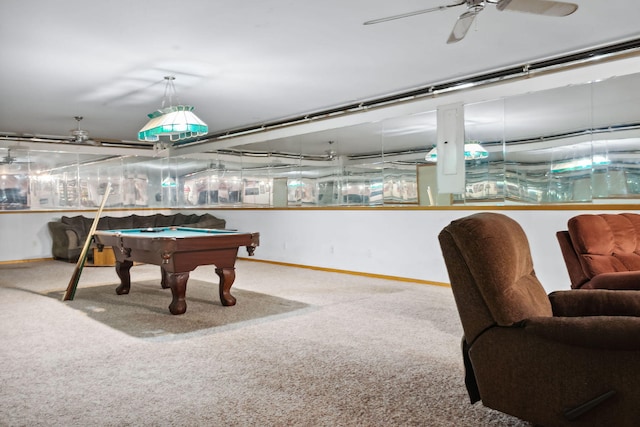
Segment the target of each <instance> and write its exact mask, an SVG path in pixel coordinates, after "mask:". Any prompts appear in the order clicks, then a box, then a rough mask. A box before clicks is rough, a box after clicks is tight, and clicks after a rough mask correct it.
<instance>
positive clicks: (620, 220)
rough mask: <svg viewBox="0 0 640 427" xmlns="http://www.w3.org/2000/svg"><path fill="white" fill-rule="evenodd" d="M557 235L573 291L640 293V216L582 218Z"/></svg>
mask: <svg viewBox="0 0 640 427" xmlns="http://www.w3.org/2000/svg"><path fill="white" fill-rule="evenodd" d="M567 228H568V229H567V230H563V231H558V232H557V233H556V237H557V238H558V242H559V243H560V249H561V250H562V256H563V257H564V260H565V264H566V266H567V270H568V272H569V278H570V280H571V287H572V288H574V289H578V288H580V289H596V288H601V289H640V214H636V213H620V214H583V215H577V216H575V217H573V218H571V219H569V221H568V222H567Z"/></svg>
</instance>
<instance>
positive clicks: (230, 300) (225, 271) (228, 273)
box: [216, 267, 236, 306]
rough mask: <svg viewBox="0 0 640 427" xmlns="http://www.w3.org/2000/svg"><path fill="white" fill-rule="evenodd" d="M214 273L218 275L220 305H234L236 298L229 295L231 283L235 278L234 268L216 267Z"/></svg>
mask: <svg viewBox="0 0 640 427" xmlns="http://www.w3.org/2000/svg"><path fill="white" fill-rule="evenodd" d="M216 274H217V275H218V276H219V277H220V287H219V291H220V302H221V303H222V305H226V306H230V305H236V299H235V298H234V296H233V295H231V285H233V282H234V280H236V269H235V268H233V267H227V268H216Z"/></svg>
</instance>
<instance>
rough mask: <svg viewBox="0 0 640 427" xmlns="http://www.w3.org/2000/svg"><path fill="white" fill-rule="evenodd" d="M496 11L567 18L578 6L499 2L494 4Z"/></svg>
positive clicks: (535, 0) (545, 0) (547, 0)
mask: <svg viewBox="0 0 640 427" xmlns="http://www.w3.org/2000/svg"><path fill="white" fill-rule="evenodd" d="M496 8H497V9H498V10H510V11H514V12H525V13H535V14H536V15H545V16H567V15H571V14H572V13H573V12H575V11H576V10H578V5H577V4H574V3H565V2H561V1H551V0H500V1H498V3H497V4H496Z"/></svg>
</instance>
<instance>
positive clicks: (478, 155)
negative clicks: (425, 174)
mask: <svg viewBox="0 0 640 427" xmlns="http://www.w3.org/2000/svg"><path fill="white" fill-rule="evenodd" d="M487 157H489V152H487V150H485V149H484V148H482V145H480V144H477V143H469V144H464V159H465V160H480V159H486V158H487ZM424 159H425V160H426V161H428V162H437V161H438V149H437V147H433V149H431V151H429V152H428V153H427V155H426V156H425V158H424Z"/></svg>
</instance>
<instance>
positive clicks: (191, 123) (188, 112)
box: [138, 76, 209, 142]
mask: <svg viewBox="0 0 640 427" xmlns="http://www.w3.org/2000/svg"><path fill="white" fill-rule="evenodd" d="M164 79H165V80H166V84H165V89H164V97H163V98H162V108H161V109H159V110H156V111H154V112H153V113H150V114H148V116H149V119H150V120H149V122H148V123H147V124H146V125H145V126H144V127H143V128H142V129H140V132H138V139H139V140H140V141H150V142H157V141H159V140H160V138H161V137H166V139H168V140H169V141H182V140H184V139H189V138H194V137H196V136H200V135H206V134H207V132H208V130H209V128H208V127H207V125H206V124H205V123H204V122H203V121H202V120H200V119H199V118H198V116H196V115H195V114H194V113H193V107H192V106H191V105H173V97H174V95H175V93H176V89H175V86H174V84H173V81H174V80H175V79H176V78H175V77H174V76H165V78H164ZM167 101H168V103H169V106H168V107H165V103H166V102H167Z"/></svg>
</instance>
